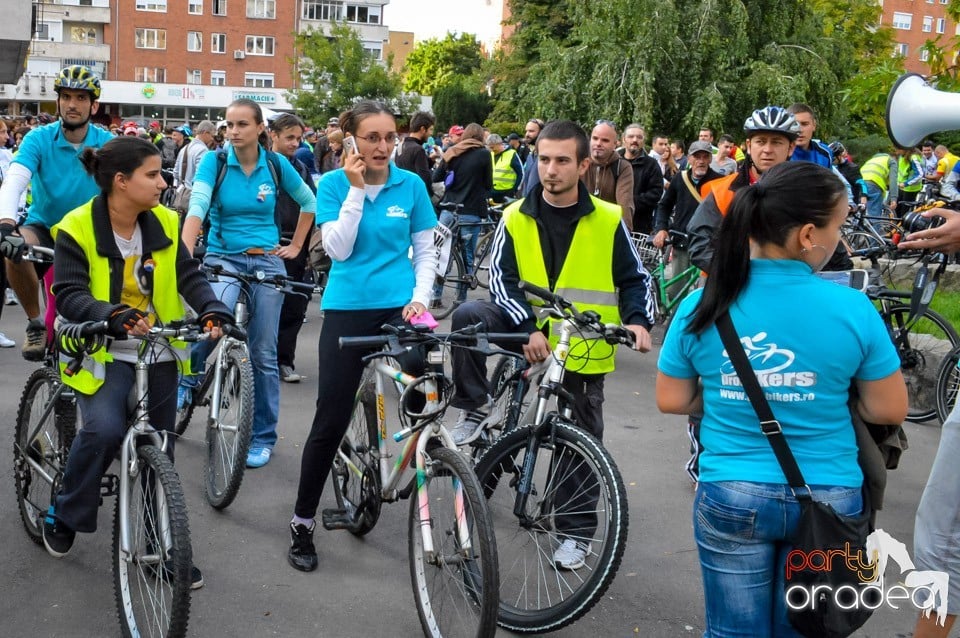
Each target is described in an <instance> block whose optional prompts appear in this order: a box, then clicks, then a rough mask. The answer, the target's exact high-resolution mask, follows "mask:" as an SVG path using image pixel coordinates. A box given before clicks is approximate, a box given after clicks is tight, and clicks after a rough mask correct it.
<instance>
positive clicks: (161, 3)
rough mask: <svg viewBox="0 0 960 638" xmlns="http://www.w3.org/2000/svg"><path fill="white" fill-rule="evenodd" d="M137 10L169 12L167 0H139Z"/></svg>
mask: <svg viewBox="0 0 960 638" xmlns="http://www.w3.org/2000/svg"><path fill="white" fill-rule="evenodd" d="M137 11H160V12H161V13H166V12H167V0H137Z"/></svg>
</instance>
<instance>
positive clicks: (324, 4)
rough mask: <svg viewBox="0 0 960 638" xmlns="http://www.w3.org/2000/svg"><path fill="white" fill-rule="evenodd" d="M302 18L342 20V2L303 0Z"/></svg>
mask: <svg viewBox="0 0 960 638" xmlns="http://www.w3.org/2000/svg"><path fill="white" fill-rule="evenodd" d="M303 19H304V20H327V21H330V22H339V21H340V20H343V3H342V2H331V1H330V0H304V2H303Z"/></svg>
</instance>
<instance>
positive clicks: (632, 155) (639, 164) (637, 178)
mask: <svg viewBox="0 0 960 638" xmlns="http://www.w3.org/2000/svg"><path fill="white" fill-rule="evenodd" d="M645 137H646V136H645V135H644V132H643V127H642V126H640V125H639V124H636V123H634V124H628V125H627V128H626V129H624V131H623V158H624V159H625V160H627V161H628V162H630V166H631V168H632V169H633V222H632V224H631V225H630V226H631V230H633V231H635V232H638V233H649V232H650V229H651V228H652V224H653V211H654V209H655V208H656V207H657V202H659V201H660V196H661V195H663V173H662V172H661V171H660V165H659V164H657V160H655V159H654V158H652V157H650V156H649V155H647V154H646V153H645V152H644V151H643V143H644V140H645Z"/></svg>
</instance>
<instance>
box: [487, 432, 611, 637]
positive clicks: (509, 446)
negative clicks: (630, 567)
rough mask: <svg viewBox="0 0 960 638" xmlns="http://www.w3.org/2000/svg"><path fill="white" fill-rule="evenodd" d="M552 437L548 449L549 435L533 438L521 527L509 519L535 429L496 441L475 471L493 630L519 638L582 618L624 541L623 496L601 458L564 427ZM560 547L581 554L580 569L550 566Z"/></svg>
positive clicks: (594, 445) (597, 446)
mask: <svg viewBox="0 0 960 638" xmlns="http://www.w3.org/2000/svg"><path fill="white" fill-rule="evenodd" d="M553 429H554V434H555V438H553V440H552V442H551V432H550V428H546V430H545V431H544V432H543V433H542V434H541V435H540V437H541V438H540V441H539V444H540V446H539V449H538V452H537V458H536V465H535V466H534V472H533V476H531V477H527V478H529V479H530V481H531V482H530V485H531V491H530V495H529V497H528V500H527V503H526V507H525V509H524V511H525V519H526V520H521V519H520V518H518V517H517V516H516V515H515V514H514V513H513V512H514V506H515V503H516V500H517V491H516V488H517V486H518V485H519V484H520V483H521V481H523V480H524V478H523V477H522V476H521V474H522V468H523V464H524V461H525V460H526V456H527V444H528V441H529V439H530V437H531V436H536V434H535V432H536V430H535V426H532V425H530V426H524V427H521V428H519V429H516V430H513V431H512V432H508V433H506V434H504V435H503V436H502V437H501V438H500V439H499V440H498V441H497V442H496V443H494V444H493V447H491V448H490V450H489V451H488V452H487V453H486V454H484V456H483V458H481V459H480V463H479V464H478V465H477V478H478V480H479V481H480V485H481V487H482V488H483V490H484V495H485V496H486V497H487V499H488V503H489V506H490V516H491V521H492V523H493V527H494V531H495V533H496V536H497V548H498V553H499V556H500V609H499V615H498V622H499V624H500V625H501V626H502V627H505V628H507V629H510V630H511V631H516V632H519V633H541V632H547V631H554V630H556V629H560V628H561V627H565V626H567V625H569V624H571V623H573V622H574V621H576V620H577V619H579V618H580V617H582V616H583V615H584V614H586V613H587V612H588V611H589V610H590V609H591V608H592V607H593V606H594V604H596V603H597V601H599V600H600V598H601V597H602V596H603V593H604V592H605V591H606V590H607V588H608V587H609V586H610V583H611V582H613V578H614V576H616V573H617V570H618V569H619V567H620V561H621V560H622V558H623V552H624V545H625V543H626V539H627V525H628V518H627V496H626V490H625V488H624V485H623V480H622V479H621V477H620V472H619V470H618V469H617V466H616V464H615V463H614V461H613V458H612V457H611V456H610V454H609V452H607V451H606V449H604V447H603V445H602V444H601V443H600V442H599V441H598V440H597V439H596V438H594V437H593V436H591V435H590V434H587V433H586V432H585V431H583V430H581V429H580V428H579V427H577V426H575V425H574V424H572V423H569V422H566V421H563V420H560V419H559V418H558V419H556V420H555V421H554V423H553ZM593 499H596V506H595V507H592V506H591V504H592V501H593ZM594 516H595V518H594ZM594 524H595V527H594ZM566 540H572V541H575V542H578V543H581V544H582V545H581V547H584V546H585V549H586V555H585V557H584V565H583V566H582V567H579V568H577V569H573V570H563V569H561V568H560V567H559V566H556V565H555V564H554V560H553V557H554V552H555V551H556V550H557V549H558V548H559V547H560V545H561V544H562V543H563V542H564V541H566Z"/></svg>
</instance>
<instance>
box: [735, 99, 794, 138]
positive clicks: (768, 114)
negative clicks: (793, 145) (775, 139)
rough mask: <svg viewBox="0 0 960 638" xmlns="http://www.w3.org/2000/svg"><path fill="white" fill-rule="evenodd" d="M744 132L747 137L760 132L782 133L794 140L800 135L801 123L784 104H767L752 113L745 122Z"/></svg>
mask: <svg viewBox="0 0 960 638" xmlns="http://www.w3.org/2000/svg"><path fill="white" fill-rule="evenodd" d="M743 132H744V133H746V134H747V137H750V136H752V135H753V134H754V133H760V132H766V133H780V134H781V135H785V136H787V138H789V139H790V140H791V141H793V140H796V139H797V136H798V135H800V124H798V123H797V120H796V118H794V117H793V114H792V113H790V112H789V111H787V109H785V108H783V107H782V106H767V107H764V108H762V109H757V110H756V111H754V112H753V113H751V114H750V117H748V118H747V121H746V122H744V123H743Z"/></svg>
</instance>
